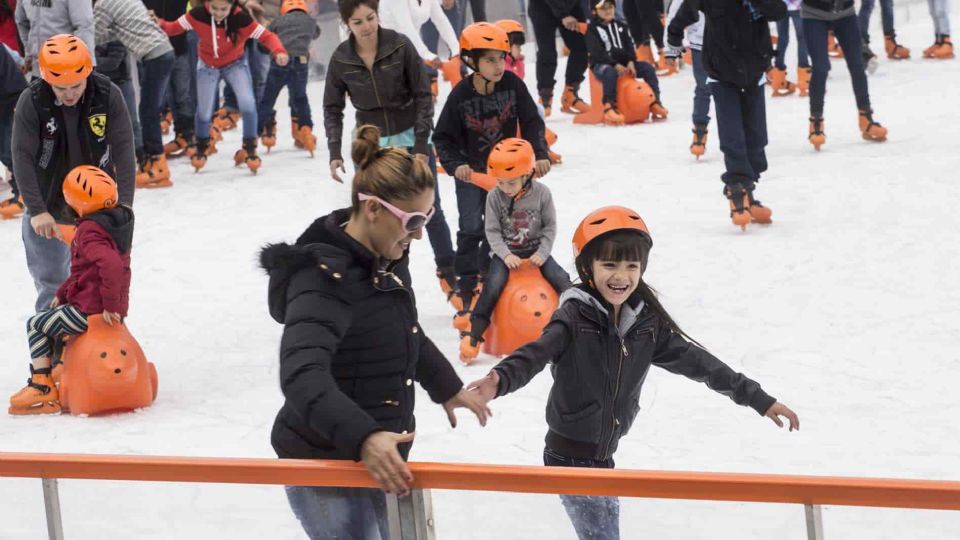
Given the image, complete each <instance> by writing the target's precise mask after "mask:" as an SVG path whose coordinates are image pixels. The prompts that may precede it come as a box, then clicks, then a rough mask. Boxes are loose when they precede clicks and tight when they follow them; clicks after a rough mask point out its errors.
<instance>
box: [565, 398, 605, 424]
mask: <svg viewBox="0 0 960 540" xmlns="http://www.w3.org/2000/svg"><path fill="white" fill-rule="evenodd" d="M599 411H600V404H599V403H597V402H596V401H591V402H590V403H589V404H587V406H586V407H583V408H582V409H580V410H579V411H574V412H570V413H564V412H561V413H560V418H561V419H562V420H563V421H564V422H570V423H572V422H578V421H580V420H583V419H584V418H587V417H589V416H591V415H593V414H596V413H597V412H599Z"/></svg>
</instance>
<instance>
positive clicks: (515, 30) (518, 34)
mask: <svg viewBox="0 0 960 540" xmlns="http://www.w3.org/2000/svg"><path fill="white" fill-rule="evenodd" d="M494 24H496V25H497V26H499V27H500V28H503V31H504V32H506V33H507V39H509V40H510V45H523V44H524V43H525V42H526V38H525V34H524V31H523V25H522V24H520V23H519V22H517V21H515V20H513V19H501V20H499V21H497V22H495V23H494Z"/></svg>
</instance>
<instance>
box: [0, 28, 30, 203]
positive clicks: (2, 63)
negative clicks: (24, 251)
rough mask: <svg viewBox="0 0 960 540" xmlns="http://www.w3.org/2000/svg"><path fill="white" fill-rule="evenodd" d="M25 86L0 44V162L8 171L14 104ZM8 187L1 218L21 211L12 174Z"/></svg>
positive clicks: (11, 169) (8, 55) (18, 194)
mask: <svg viewBox="0 0 960 540" xmlns="http://www.w3.org/2000/svg"><path fill="white" fill-rule="evenodd" d="M26 87H27V79H26V78H24V76H23V73H22V72H21V71H20V66H18V65H17V62H16V61H15V60H14V59H13V56H11V55H10V54H8V53H7V51H6V50H5V48H4V47H3V46H2V45H0V163H3V166H4V167H5V168H6V169H7V171H8V172H10V171H13V154H12V151H11V144H12V141H11V138H12V137H13V114H14V105H16V103H17V98H19V97H20V93H21V92H23V89H24V88H26ZM0 181H2V180H0ZM10 188H11V189H12V190H13V194H12V195H11V197H10V198H8V199H6V200H3V201H0V218H2V219H10V218H14V217H16V216H19V215H20V214H22V213H23V202H21V201H20V191H19V190H18V189H17V182H16V180H15V179H14V177H13V176H11V177H10Z"/></svg>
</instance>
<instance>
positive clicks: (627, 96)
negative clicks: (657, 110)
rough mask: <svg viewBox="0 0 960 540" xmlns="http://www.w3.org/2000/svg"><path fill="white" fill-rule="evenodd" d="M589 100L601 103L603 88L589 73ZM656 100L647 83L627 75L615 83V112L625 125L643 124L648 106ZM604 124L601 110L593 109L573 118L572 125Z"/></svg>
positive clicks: (648, 113)
mask: <svg viewBox="0 0 960 540" xmlns="http://www.w3.org/2000/svg"><path fill="white" fill-rule="evenodd" d="M589 80H590V100H591V101H593V102H594V103H601V102H602V101H603V87H602V86H601V85H600V81H599V80H597V78H596V77H595V76H594V75H593V72H592V71H591V72H590V73H589ZM656 100H657V98H656V96H655V95H654V94H653V90H652V89H651V88H650V86H649V85H647V83H645V82H644V81H640V80H637V79H635V78H634V77H633V76H631V75H629V74H627V75H624V76H623V77H620V79H619V80H618V81H617V107H616V109H617V111H618V112H619V113H620V114H622V115H623V117H624V120H625V122H626V123H627V124H635V123H637V122H645V121H646V120H647V119H648V118H650V106H651V105H653V103H654V102H655V101H656ZM603 122H604V112H603V109H601V108H599V107H593V108H591V109H590V110H589V111H587V112H585V113H582V114H578V115H577V116H575V117H574V119H573V123H574V124H602V123H603Z"/></svg>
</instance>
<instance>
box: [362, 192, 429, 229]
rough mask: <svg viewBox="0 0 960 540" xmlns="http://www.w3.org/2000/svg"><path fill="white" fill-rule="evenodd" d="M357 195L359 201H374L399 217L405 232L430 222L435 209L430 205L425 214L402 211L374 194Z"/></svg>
mask: <svg viewBox="0 0 960 540" xmlns="http://www.w3.org/2000/svg"><path fill="white" fill-rule="evenodd" d="M357 197H359V198H360V201H361V202H362V201H375V202H378V203H380V204H381V205H383V207H384V208H386V209H387V210H389V211H390V213H391V214H393V215H395V216H397V219H399V220H400V223H402V224H403V230H405V231H407V232H414V231H416V230H418V229H420V228H422V227H426V226H427V223H430V220H431V219H433V214H434V212H435V211H436V207H431V208H430V211H429V212H427V213H426V214H424V213H423V212H404V211H403V210H401V209H399V208H397V207H396V206H394V205H392V204H390V203H388V202H387V201H385V200H383V199H381V198H380V197H376V196H374V195H367V194H366V193H357Z"/></svg>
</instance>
